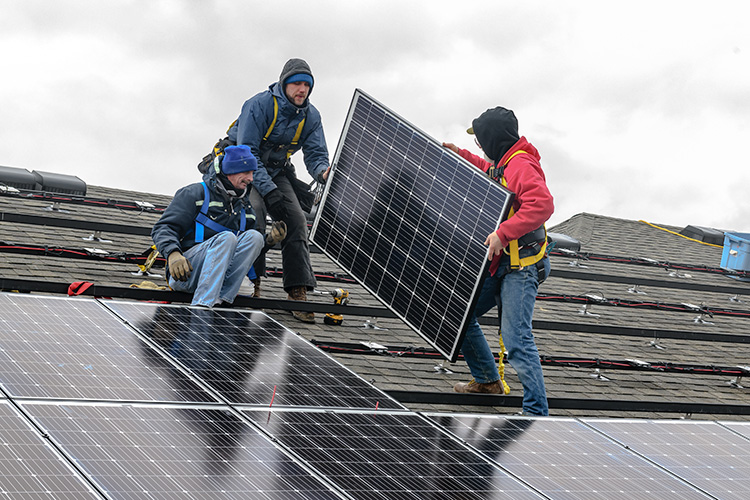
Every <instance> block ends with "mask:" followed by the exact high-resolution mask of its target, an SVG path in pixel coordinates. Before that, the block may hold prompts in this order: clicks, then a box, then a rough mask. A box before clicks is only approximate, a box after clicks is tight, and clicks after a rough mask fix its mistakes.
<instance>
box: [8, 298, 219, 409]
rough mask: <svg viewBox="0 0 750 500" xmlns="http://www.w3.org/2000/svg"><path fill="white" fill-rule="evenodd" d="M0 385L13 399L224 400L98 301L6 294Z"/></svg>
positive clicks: (192, 401)
mask: <svg viewBox="0 0 750 500" xmlns="http://www.w3.org/2000/svg"><path fill="white" fill-rule="evenodd" d="M0 387H2V388H4V390H5V391H6V392H7V393H8V395H9V396H10V397H11V398H19V397H20V398H39V399H68V400H111V401H153V402H177V403H180V402H183V403H184V402H191V403H198V402H205V403H217V402H218V401H219V400H218V399H216V398H215V397H214V396H212V395H211V394H209V393H208V392H206V391H205V390H204V389H203V388H202V387H200V386H199V385H198V384H197V383H196V381H195V380H194V379H193V378H191V377H190V376H188V375H187V374H186V373H184V372H183V371H181V370H180V369H179V368H178V366H177V365H176V364H175V363H173V362H171V361H170V360H169V359H167V358H165V357H164V356H162V355H161V354H160V353H159V352H157V351H156V350H155V349H153V348H152V347H151V346H150V345H149V344H148V343H146V342H144V340H143V339H141V338H140V337H139V336H138V335H136V333H135V331H134V330H133V329H132V328H130V327H128V326H127V325H125V324H123V322H122V321H121V320H120V319H119V318H118V317H117V316H115V315H114V314H113V313H112V312H111V311H109V310H107V309H106V308H104V307H102V305H101V304H100V303H99V302H97V301H96V300H93V299H87V298H81V297H77V298H74V299H71V298H67V297H65V298H61V297H48V296H34V295H25V294H17V293H15V294H8V293H0Z"/></svg>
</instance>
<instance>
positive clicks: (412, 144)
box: [310, 90, 512, 361]
mask: <svg viewBox="0 0 750 500" xmlns="http://www.w3.org/2000/svg"><path fill="white" fill-rule="evenodd" d="M511 202H512V194H511V193H510V192H509V191H508V190H506V189H504V188H503V187H502V186H500V185H498V184H497V183H495V182H493V181H490V180H489V179H488V178H487V177H486V176H485V175H484V174H483V173H481V172H480V171H479V170H478V169H477V168H476V167H474V166H472V165H470V164H469V163H468V162H466V161H465V160H464V159H462V158H460V157H459V156H458V155H455V154H453V153H452V152H451V151H449V150H447V149H446V148H443V147H442V146H441V145H440V144H439V143H437V142H436V141H434V140H433V139H430V138H429V137H428V136H426V135H425V134H423V133H421V132H420V131H418V130H417V129H415V128H414V127H413V126H411V125H410V124H409V123H408V122H406V121H405V120H403V119H402V118H400V117H399V116H398V115H396V114H394V113H393V112H391V111H389V110H388V109H386V108H385V107H383V106H382V105H380V104H379V103H377V102H376V101H374V100H373V99H372V98H370V97H369V96H367V95H366V94H364V93H363V92H361V91H359V90H357V91H356V92H355V94H354V99H353V101H352V105H351V108H350V110H349V115H348V118H347V121H346V124H345V127H344V132H343V134H342V137H341V140H340V141H339V145H338V150H337V152H336V157H335V158H334V169H333V171H332V173H331V176H330V179H329V181H328V183H327V184H326V191H325V193H324V195H323V199H322V202H321V206H320V208H319V209H318V212H317V214H316V218H315V222H314V224H313V228H312V231H311V233H310V234H311V235H310V239H311V240H312V241H313V243H315V245H317V246H318V247H319V248H320V249H321V250H323V252H325V253H326V254H327V255H328V256H329V257H330V258H331V259H333V260H334V261H336V263H338V264H339V265H340V266H341V267H342V268H343V269H345V270H346V271H347V272H349V273H350V274H351V275H352V276H354V277H355V278H356V279H357V280H358V281H359V282H360V283H361V284H362V285H363V286H364V287H365V288H367V289H368V290H369V291H370V292H371V293H373V294H374V295H375V296H376V297H378V298H379V299H380V300H381V301H382V302H383V303H384V304H385V305H386V306H388V307H389V308H390V309H391V310H393V311H394V312H395V313H396V314H398V315H399V316H400V317H401V319H403V320H404V321H405V322H406V323H407V324H408V325H409V326H410V327H411V328H412V329H414V331H416V332H417V333H418V334H419V335H421V336H422V338H424V339H425V340H426V341H427V342H429V343H430V344H431V345H432V346H434V347H435V348H436V349H437V350H438V351H440V353H442V354H443V355H444V356H445V357H446V358H448V359H450V360H451V361H455V360H456V358H457V357H458V353H459V350H460V347H461V344H460V342H461V340H462V338H463V334H464V333H465V329H466V324H467V321H468V316H469V313H470V311H471V308H472V307H473V304H474V303H475V299H476V292H477V289H478V287H479V286H480V285H481V280H482V277H483V271H484V269H485V266H486V265H487V249H486V247H485V246H484V244H483V243H484V240H485V238H486V237H487V235H488V234H490V233H491V232H493V231H494V230H495V229H497V226H498V224H499V223H500V222H501V221H502V220H503V218H504V217H505V216H506V215H507V212H508V210H509V209H510V203H511Z"/></svg>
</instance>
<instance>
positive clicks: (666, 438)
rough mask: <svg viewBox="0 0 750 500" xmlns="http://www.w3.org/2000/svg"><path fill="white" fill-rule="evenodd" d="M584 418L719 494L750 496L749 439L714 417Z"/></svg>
mask: <svg viewBox="0 0 750 500" xmlns="http://www.w3.org/2000/svg"><path fill="white" fill-rule="evenodd" d="M585 422H586V423H587V424H589V425H591V426H592V427H594V428H596V429H598V430H600V431H602V432H604V433H606V434H607V435H608V436H611V437H612V438H613V439H616V440H617V441H619V442H621V443H623V444H624V445H626V446H628V447H629V448H630V449H632V450H633V451H634V452H636V453H639V454H641V455H643V456H644V457H646V458H648V459H649V460H651V461H653V462H654V463H656V464H658V465H660V466H661V467H664V468H665V469H667V470H668V471H670V472H671V473H673V474H675V475H677V476H679V477H681V478H683V479H684V480H685V481H688V482H690V483H691V484H693V485H695V486H696V487H698V488H700V489H701V490H703V491H705V492H707V493H709V494H710V495H713V496H714V497H717V498H722V499H730V500H734V499H736V500H740V499H747V498H750V442H748V439H747V438H745V437H744V436H741V435H738V434H737V433H736V432H732V430H729V429H726V428H724V427H722V426H721V425H719V424H717V423H714V422H678V421H654V420H593V419H592V420H589V419H586V420H585Z"/></svg>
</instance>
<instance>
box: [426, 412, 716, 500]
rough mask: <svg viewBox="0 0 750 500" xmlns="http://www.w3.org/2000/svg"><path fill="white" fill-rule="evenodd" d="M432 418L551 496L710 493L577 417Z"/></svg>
mask: <svg viewBox="0 0 750 500" xmlns="http://www.w3.org/2000/svg"><path fill="white" fill-rule="evenodd" d="M430 418H431V419H432V420H433V421H434V422H436V423H437V424H438V425H440V426H443V427H445V428H446V429H447V430H449V431H450V432H451V433H453V434H454V435H456V436H457V437H458V438H460V439H461V440H464V441H465V442H467V443H468V444H469V445H471V446H473V447H474V448H475V449H477V450H479V451H480V452H482V453H483V454H484V455H485V456H486V457H488V458H489V459H491V460H492V461H494V462H495V463H497V464H499V465H500V466H502V467H503V468H504V469H505V470H507V471H509V472H510V473H511V474H513V475H515V476H517V477H520V478H523V479H524V481H526V483H527V484H529V485H530V486H531V487H533V488H535V489H536V490H538V491H541V492H542V493H544V494H545V495H547V496H549V497H550V498H554V499H560V500H565V499H571V500H572V499H580V498H606V499H608V500H609V499H612V500H615V499H622V500H632V499H633V498H660V499H662V498H663V499H675V500H677V499H687V498H690V499H705V498H708V497H707V496H706V495H705V494H703V493H701V492H699V491H697V490H696V489H695V488H692V487H691V486H690V485H688V484H686V483H684V482H682V481H680V480H678V479H676V478H674V477H673V476H672V475H670V474H668V473H667V472H665V471H664V470H663V469H661V468H659V467H657V466H655V465H653V464H652V463H650V462H648V461H647V460H644V459H643V458H642V457H640V456H638V455H636V454H634V453H632V452H630V451H628V450H626V449H625V448H624V447H622V446H620V445H618V444H616V443H614V442H612V441H611V440H610V439H607V438H606V437H605V436H603V435H601V434H600V433H598V432H596V431H594V430H592V429H590V428H588V427H587V426H586V425H584V424H583V423H581V422H579V421H577V420H572V419H553V418H544V419H521V418H507V417H492V416H476V415H473V416H469V415H464V416H453V415H444V414H442V415H441V414H432V415H430ZM638 495H641V496H640V497H639V496H638Z"/></svg>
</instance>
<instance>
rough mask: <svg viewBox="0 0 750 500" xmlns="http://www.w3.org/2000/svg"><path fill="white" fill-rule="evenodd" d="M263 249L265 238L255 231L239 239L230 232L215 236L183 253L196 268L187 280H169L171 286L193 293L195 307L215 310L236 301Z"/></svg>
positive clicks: (170, 278) (245, 233)
mask: <svg viewBox="0 0 750 500" xmlns="http://www.w3.org/2000/svg"><path fill="white" fill-rule="evenodd" d="M262 249H263V235H261V234H260V233H259V232H258V231H255V230H254V229H251V230H249V231H245V232H244V233H241V234H240V235H239V236H236V235H235V234H234V233H232V232H230V231H224V232H222V233H218V234H215V235H214V236H212V237H211V238H209V239H207V240H206V241H204V242H203V243H198V244H197V245H195V246H192V247H190V248H188V249H187V250H185V252H183V255H184V256H185V258H186V259H187V260H188V261H189V262H190V265H191V266H193V272H192V273H190V277H189V278H188V280H187V281H177V280H175V279H174V278H172V277H171V276H170V277H169V286H171V287H172V289H173V290H176V291H178V292H187V293H192V294H193V301H192V302H191V304H192V305H194V306H207V307H213V306H215V305H216V304H219V303H220V302H221V301H224V302H229V303H231V302H234V299H235V297H237V292H239V291H240V286H241V285H242V280H243V278H244V277H245V276H247V272H248V270H249V269H250V266H252V265H253V261H254V260H255V259H256V258H257V257H258V254H260V251H261V250H262Z"/></svg>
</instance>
